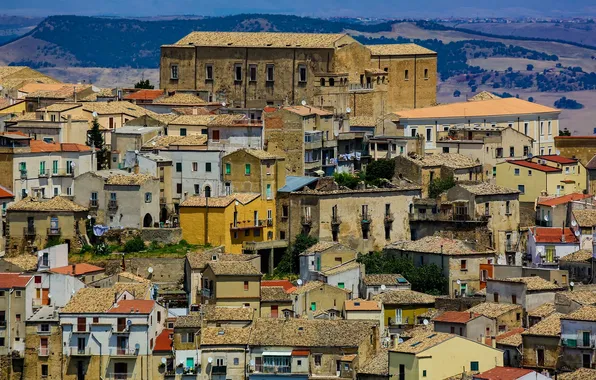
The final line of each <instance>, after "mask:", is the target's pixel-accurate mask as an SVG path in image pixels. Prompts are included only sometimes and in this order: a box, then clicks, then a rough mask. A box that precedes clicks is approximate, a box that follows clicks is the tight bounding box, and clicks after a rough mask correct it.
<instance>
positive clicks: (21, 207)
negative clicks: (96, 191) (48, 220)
mask: <svg viewBox="0 0 596 380" xmlns="http://www.w3.org/2000/svg"><path fill="white" fill-rule="evenodd" d="M8 211H40V212H50V211H72V212H83V211H87V208H86V207H83V206H81V205H78V204H76V203H74V202H72V201H70V200H68V199H66V198H63V197H60V196H56V197H54V198H52V199H48V200H38V199H36V198H32V197H27V198H24V199H22V200H20V201H18V202H16V203H13V204H12V205H10V206H8Z"/></svg>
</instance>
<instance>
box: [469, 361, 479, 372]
mask: <svg viewBox="0 0 596 380" xmlns="http://www.w3.org/2000/svg"><path fill="white" fill-rule="evenodd" d="M479 368H480V366H479V365H478V362H470V371H475V372H477V371H478V369H479Z"/></svg>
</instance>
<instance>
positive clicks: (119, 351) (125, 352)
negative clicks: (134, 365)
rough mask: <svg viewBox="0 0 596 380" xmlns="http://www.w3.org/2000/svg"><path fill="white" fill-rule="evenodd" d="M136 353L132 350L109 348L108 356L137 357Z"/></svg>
mask: <svg viewBox="0 0 596 380" xmlns="http://www.w3.org/2000/svg"><path fill="white" fill-rule="evenodd" d="M137 355H138V352H137V350H135V349H134V348H110V356H121V357H125V356H137Z"/></svg>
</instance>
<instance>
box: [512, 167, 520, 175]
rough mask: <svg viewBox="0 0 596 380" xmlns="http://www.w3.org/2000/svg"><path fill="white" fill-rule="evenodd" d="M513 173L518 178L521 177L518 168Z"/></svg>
mask: <svg viewBox="0 0 596 380" xmlns="http://www.w3.org/2000/svg"><path fill="white" fill-rule="evenodd" d="M513 173H514V175H516V176H518V175H519V169H517V168H516V169H514V170H513Z"/></svg>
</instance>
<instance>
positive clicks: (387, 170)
mask: <svg viewBox="0 0 596 380" xmlns="http://www.w3.org/2000/svg"><path fill="white" fill-rule="evenodd" d="M394 175H395V161H394V160H377V161H372V162H371V163H370V164H368V166H367V167H366V173H365V175H364V179H365V180H366V182H367V183H370V184H372V185H375V186H378V185H379V184H380V183H381V180H383V179H385V180H389V181H391V179H392V178H393V176H394Z"/></svg>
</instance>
